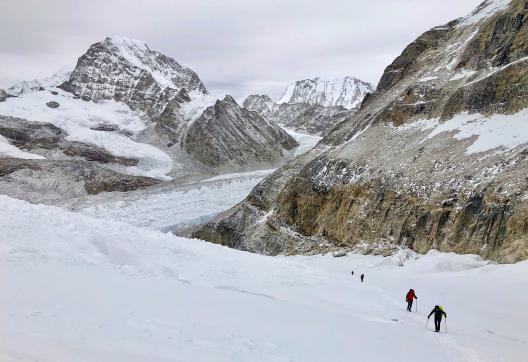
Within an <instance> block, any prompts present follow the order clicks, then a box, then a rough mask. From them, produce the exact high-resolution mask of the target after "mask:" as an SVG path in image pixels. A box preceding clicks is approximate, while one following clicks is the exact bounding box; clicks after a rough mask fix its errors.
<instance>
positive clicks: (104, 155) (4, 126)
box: [0, 116, 138, 166]
mask: <svg viewBox="0 0 528 362" xmlns="http://www.w3.org/2000/svg"><path fill="white" fill-rule="evenodd" d="M0 135H2V136H4V137H5V138H7V139H9V140H11V142H12V143H13V145H15V146H16V147H18V148H20V149H22V150H25V151H34V152H35V151H36V152H37V153H40V154H45V155H46V156H47V158H57V156H58V155H57V154H56V152H60V154H61V155H65V156H69V157H73V158H82V159H85V160H87V161H95V162H98V163H102V164H109V163H110V164H118V165H123V166H136V165H137V164H138V160H136V159H133V158H126V157H120V156H115V155H113V154H111V153H110V152H109V151H107V150H105V149H104V148H101V147H98V146H95V145H90V144H86V143H82V142H77V141H68V140H66V139H65V138H66V136H68V134H67V133H66V132H65V131H64V130H62V129H61V128H59V127H56V126H54V125H53V124H51V123H38V122H30V121H27V120H24V119H21V118H14V117H5V116H0ZM47 151H53V152H47Z"/></svg>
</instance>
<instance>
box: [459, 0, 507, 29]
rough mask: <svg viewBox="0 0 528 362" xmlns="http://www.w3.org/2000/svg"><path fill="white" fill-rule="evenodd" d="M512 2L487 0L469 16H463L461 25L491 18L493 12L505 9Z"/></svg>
mask: <svg viewBox="0 0 528 362" xmlns="http://www.w3.org/2000/svg"><path fill="white" fill-rule="evenodd" d="M510 3H511V0H486V1H485V2H483V3H482V4H481V5H480V6H479V7H478V8H476V9H475V10H474V11H473V12H471V13H470V14H469V15H468V16H466V17H464V18H462V21H461V22H460V26H466V25H471V24H475V23H478V22H479V21H481V20H482V19H486V18H489V17H490V16H492V15H493V14H495V13H497V12H499V11H502V10H505V9H506V8H507V7H508V6H509V5H510Z"/></svg>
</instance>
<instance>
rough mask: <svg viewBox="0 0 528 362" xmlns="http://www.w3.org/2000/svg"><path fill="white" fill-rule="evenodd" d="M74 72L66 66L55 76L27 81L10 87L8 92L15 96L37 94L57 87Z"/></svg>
mask: <svg viewBox="0 0 528 362" xmlns="http://www.w3.org/2000/svg"><path fill="white" fill-rule="evenodd" d="M72 70H73V67H71V66H64V67H62V68H61V69H59V70H58V71H57V72H56V73H55V74H53V75H51V76H49V77H46V78H41V79H33V80H25V81H22V82H19V83H16V84H14V85H12V86H11V87H9V88H8V89H7V90H6V92H7V93H8V94H10V95H13V96H20V95H22V94H26V93H32V92H37V91H39V90H42V89H43V88H48V87H56V86H58V85H60V84H62V83H64V82H66V81H67V80H68V79H69V78H70V74H71V72H72Z"/></svg>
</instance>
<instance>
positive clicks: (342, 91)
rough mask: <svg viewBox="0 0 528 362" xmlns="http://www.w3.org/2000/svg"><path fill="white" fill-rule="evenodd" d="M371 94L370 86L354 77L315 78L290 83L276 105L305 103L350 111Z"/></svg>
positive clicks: (371, 88) (372, 90) (372, 89)
mask: <svg viewBox="0 0 528 362" xmlns="http://www.w3.org/2000/svg"><path fill="white" fill-rule="evenodd" d="M372 92H374V87H373V86H372V84H370V83H367V82H363V81H362V80H359V79H357V78H354V77H344V78H336V79H332V80H326V79H321V78H319V77H316V78H313V79H305V80H299V81H297V82H295V83H291V84H290V85H288V87H287V88H286V90H285V91H284V93H283V95H282V97H281V98H280V99H279V101H278V102H277V103H279V104H282V103H290V104H292V103H307V104H311V105H319V106H324V107H337V106H341V107H344V108H347V109H352V108H356V107H358V106H359V105H360V104H361V101H362V100H363V98H364V97H365V95H366V94H367V93H372Z"/></svg>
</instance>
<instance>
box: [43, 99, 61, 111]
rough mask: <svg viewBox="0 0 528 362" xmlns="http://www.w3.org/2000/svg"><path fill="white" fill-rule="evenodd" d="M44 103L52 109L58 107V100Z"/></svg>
mask: <svg viewBox="0 0 528 362" xmlns="http://www.w3.org/2000/svg"><path fill="white" fill-rule="evenodd" d="M46 105H47V106H48V107H50V108H53V109H55V108H59V107H60V104H59V102H55V101H51V102H48V103H46Z"/></svg>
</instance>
